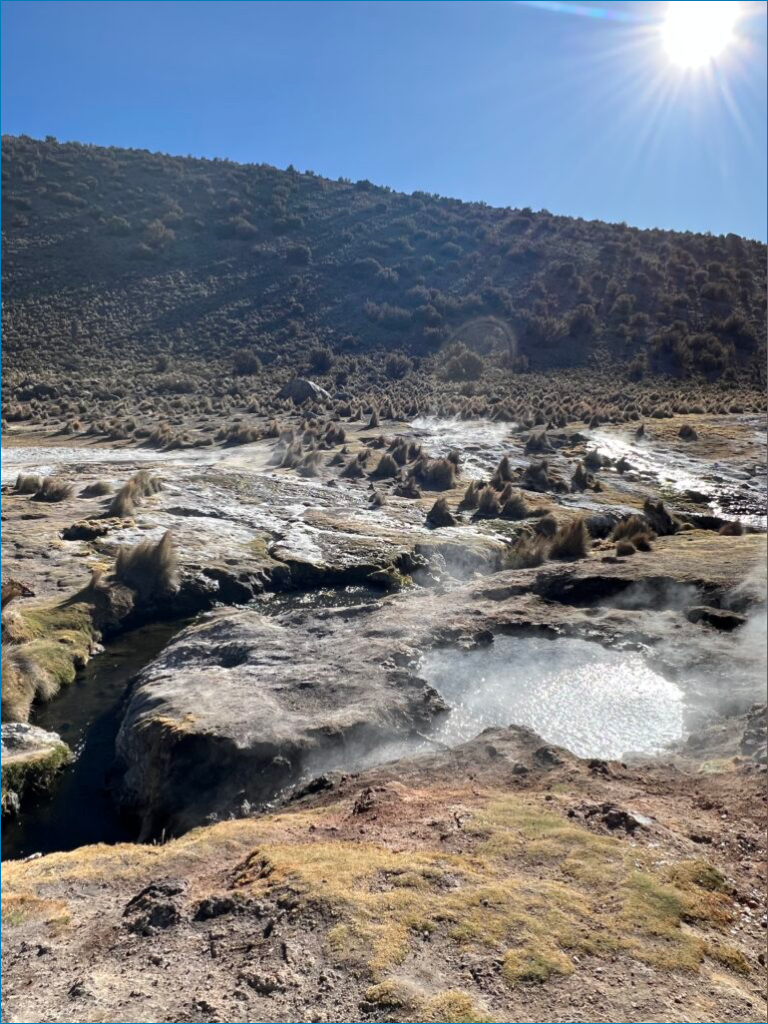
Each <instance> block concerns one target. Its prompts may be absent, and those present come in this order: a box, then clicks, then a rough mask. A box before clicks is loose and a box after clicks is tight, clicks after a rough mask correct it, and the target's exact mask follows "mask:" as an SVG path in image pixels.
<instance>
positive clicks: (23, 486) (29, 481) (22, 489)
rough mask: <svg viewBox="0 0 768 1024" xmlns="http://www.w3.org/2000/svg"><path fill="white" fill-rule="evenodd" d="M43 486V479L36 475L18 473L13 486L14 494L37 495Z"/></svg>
mask: <svg viewBox="0 0 768 1024" xmlns="http://www.w3.org/2000/svg"><path fill="white" fill-rule="evenodd" d="M42 486H43V478H42V477H41V476H38V475H37V473H19V475H18V476H17V477H16V483H15V484H14V485H13V490H14V493H15V494H37V492H38V491H39V490H40V488H41V487H42Z"/></svg>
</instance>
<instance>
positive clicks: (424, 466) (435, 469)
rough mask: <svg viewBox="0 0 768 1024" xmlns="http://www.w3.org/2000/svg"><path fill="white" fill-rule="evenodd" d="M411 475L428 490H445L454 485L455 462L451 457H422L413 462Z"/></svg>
mask: <svg viewBox="0 0 768 1024" xmlns="http://www.w3.org/2000/svg"><path fill="white" fill-rule="evenodd" d="M411 476H412V477H413V479H414V480H416V481H417V482H418V483H419V484H421V486H422V487H426V488H427V489H428V490H431V491H447V490H450V489H451V488H453V487H455V486H456V477H457V469H456V464H455V462H453V461H452V460H451V459H428V458H424V457H422V458H420V459H417V461H416V462H415V463H414V465H413V467H412V469H411Z"/></svg>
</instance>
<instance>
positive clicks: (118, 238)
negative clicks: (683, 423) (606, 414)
mask: <svg viewBox="0 0 768 1024" xmlns="http://www.w3.org/2000/svg"><path fill="white" fill-rule="evenodd" d="M564 173H567V172H566V171H565V170H564ZM2 182H3V184H2V208H3V220H2V225H3V234H2V245H3V276H2V287H3V300H4V304H3V341H4V354H5V358H6V363H5V371H6V374H5V388H6V390H5V395H4V397H5V398H6V400H7V399H9V398H12V397H17V398H18V397H22V399H23V397H24V396H23V394H21V396H20V395H19V390H18V389H19V387H20V386H21V385H24V386H26V387H27V389H28V388H29V385H30V383H31V384H32V385H35V384H38V385H39V383H40V382H41V381H51V380H52V379H54V380H55V382H56V383H57V384H58V385H59V386H61V385H62V384H63V386H64V393H66V392H67V386H66V385H67V380H68V379H69V380H70V383H71V384H73V385H74V384H77V383H78V382H80V383H82V375H85V376H86V377H100V376H102V375H103V374H104V373H107V374H108V373H113V372H115V371H117V370H119V369H120V368H121V367H136V368H139V369H154V371H155V372H157V373H164V374H168V373H170V374H174V373H193V374H194V372H195V368H197V372H199V371H200V366H201V364H203V365H205V366H206V367H207V368H208V369H210V367H211V365H213V366H216V367H217V368H219V369H220V371H222V372H224V373H227V374H233V375H241V376H243V375H246V376H247V375H254V374H257V375H258V374H262V375H265V376H274V375H275V371H278V373H277V376H278V377H279V376H280V374H281V373H282V374H283V375H285V374H288V375H290V373H293V372H295V371H297V370H300V369H304V370H306V371H311V372H314V373H315V374H316V375H317V374H324V373H328V372H329V371H330V370H331V368H332V367H333V368H334V371H335V372H341V381H342V382H344V377H345V372H346V374H349V373H350V372H354V369H355V365H356V364H355V357H359V356H360V355H363V354H366V353H372V354H374V358H373V359H372V360H371V361H370V362H371V365H374V364H375V363H376V359H377V358H378V354H379V353H389V354H390V358H389V360H388V362H387V365H386V373H385V378H388V379H398V378H401V377H403V376H405V375H406V374H407V373H408V372H409V370H410V369H411V368H412V367H413V365H414V364H413V362H412V359H413V357H416V358H417V360H424V359H426V360H427V362H426V363H425V364H424V365H426V366H430V365H431V363H430V360H432V361H434V360H433V357H434V355H435V353H440V354H441V356H442V358H443V363H444V369H445V376H447V377H448V378H449V379H453V380H463V381H466V380H472V379H476V378H478V377H479V376H480V375H481V373H482V367H483V364H482V363H480V361H479V360H478V358H477V355H478V354H479V355H480V357H481V358H482V359H483V360H487V361H488V362H489V363H490V364H491V365H492V366H494V367H499V368H503V369H505V370H506V371H507V372H509V371H512V372H514V373H520V372H524V371H526V370H531V371H534V370H539V369H548V368H552V367H579V366H593V367H596V366H601V367H606V366H614V367H616V369H618V370H619V371H620V372H621V373H622V374H624V376H625V377H628V378H630V379H632V378H634V379H636V380H637V379H640V378H642V377H643V376H647V375H648V374H656V373H662V374H670V375H673V376H677V377H680V376H683V377H691V376H700V377H701V378H702V380H703V379H704V378H707V379H708V380H710V381H713V380H714V381H716V380H722V379H725V381H728V380H731V381H733V380H735V379H738V380H739V381H741V382H743V383H747V382H748V383H749V384H752V385H756V384H757V385H759V384H760V383H761V382H762V381H763V379H764V378H763V367H764V351H765V344H764V342H765V316H766V262H765V257H766V250H765V246H764V245H763V244H760V243H757V242H752V241H746V240H744V239H742V238H739V237H737V236H735V235H727V236H719V237H714V236H710V235H697V234H691V233H676V232H671V231H662V230H650V231H640V230H636V229H632V228H629V227H627V226H626V225H623V224H605V223H601V222H599V221H589V222H588V221H584V220H580V219H573V218H568V217H560V216H554V215H552V214H550V213H548V212H546V211H539V212H533V211H532V210H530V209H525V208H524V209H508V208H504V209H494V208H491V207H488V206H486V205H484V204H482V203H464V202H461V201H459V200H454V199H447V198H444V197H441V196H437V195H428V194H426V193H414V194H413V195H404V194H400V193H396V192H393V191H391V190H390V189H387V188H382V187H377V186H374V185H372V184H371V183H370V182H368V181H357V182H351V181H348V180H344V179H340V180H338V181H330V180H328V179H325V178H321V177H319V176H317V175H316V174H314V173H313V172H312V171H306V172H304V173H301V172H299V171H296V170H294V169H293V168H288V169H287V170H278V169H277V168H274V167H270V166H267V165H264V164H255V165H239V164H235V163H231V162H229V161H224V160H201V159H194V158H192V157H170V156H164V155H162V154H160V153H149V152H147V151H144V150H126V149H116V148H111V147H110V148H102V147H97V146H87V145H81V144H78V143H66V144H60V143H58V142H57V141H56V140H55V139H52V138H48V139H46V140H45V141H38V140H35V139H31V138H28V137H23V136H22V137H18V138H17V137H4V138H3V148H2ZM392 352H396V353H397V356H396V357H395V358H392V355H391V353H392ZM382 358H383V357H382ZM420 365H422V364H421V363H420V362H417V363H416V366H417V367H419V366H420ZM207 380H208V382H210V378H207ZM44 391H45V389H42V390H40V389H39V388H38V392H37V394H38V397H39V396H40V395H44Z"/></svg>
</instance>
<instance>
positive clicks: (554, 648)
mask: <svg viewBox="0 0 768 1024" xmlns="http://www.w3.org/2000/svg"><path fill="white" fill-rule="evenodd" d="M420 675H422V676H424V678H425V679H427V680H428V681H429V682H430V683H432V685H433V686H435V687H436V689H438V690H439V691H440V693H442V695H443V696H444V697H445V698H446V700H447V701H448V702H449V703H450V704H451V705H452V707H453V710H452V711H451V713H450V714H449V716H448V718H447V720H446V721H445V722H444V724H443V725H442V726H440V728H439V729H438V730H437V731H436V732H434V733H432V735H434V736H435V738H436V739H438V740H440V741H442V742H443V743H446V744H448V745H450V746H454V745H455V744H457V743H463V742H465V741H467V740H470V739H472V738H473V737H474V736H477V734H478V733H480V732H482V730H483V729H486V728H488V727H489V726H507V725H525V726H528V727H529V728H531V729H533V730H534V732H537V733H538V734H539V735H540V736H542V737H543V738H544V739H545V740H547V742H549V743H554V744H556V745H558V746H563V747H567V748H568V749H569V750H571V751H573V753H575V754H578V755H579V756H580V757H603V758H618V757H621V756H622V755H623V754H625V753H627V752H629V751H637V752H644V753H653V752H655V751H657V750H659V749H660V748H662V747H663V746H665V745H666V744H668V743H671V742H673V741H675V740H678V739H680V738H681V736H682V732H683V704H682V693H681V691H680V690H679V688H678V687H677V686H675V685H674V684H673V683H670V682H669V681H668V680H666V679H664V678H662V677H661V676H660V675H658V674H657V673H655V672H653V671H652V670H651V669H650V668H649V667H648V665H647V664H646V662H645V661H644V659H643V658H642V656H641V655H640V654H637V653H636V652H631V651H614V650H608V649H606V648H604V647H601V646H599V645H598V644H594V643H588V642H587V641H585V640H569V639H562V640H542V639H538V638H521V639H513V638H510V637H502V638H499V639H497V640H496V641H495V642H494V643H493V645H492V646H489V647H485V648H481V649H477V650H473V651H461V650H455V649H451V650H441V651H434V652H431V653H430V654H428V655H427V656H426V657H425V658H424V661H423V663H422V666H421V668H420Z"/></svg>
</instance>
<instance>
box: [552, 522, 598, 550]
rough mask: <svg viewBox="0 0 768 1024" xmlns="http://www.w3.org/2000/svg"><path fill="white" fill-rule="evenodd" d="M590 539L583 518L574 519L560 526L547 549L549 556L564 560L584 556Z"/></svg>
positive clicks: (588, 547)
mask: <svg viewBox="0 0 768 1024" xmlns="http://www.w3.org/2000/svg"><path fill="white" fill-rule="evenodd" d="M590 545H591V541H590V539H589V532H588V531H587V527H586V525H585V523H584V520H583V519H574V520H573V522H571V523H568V524H567V525H566V526H561V527H560V529H559V530H558V531H557V533H556V534H555V536H554V539H553V541H552V546H551V548H550V549H549V557H550V558H554V559H558V560H566V559H576V558H586V556H587V554H588V553H589V549H590Z"/></svg>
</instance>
